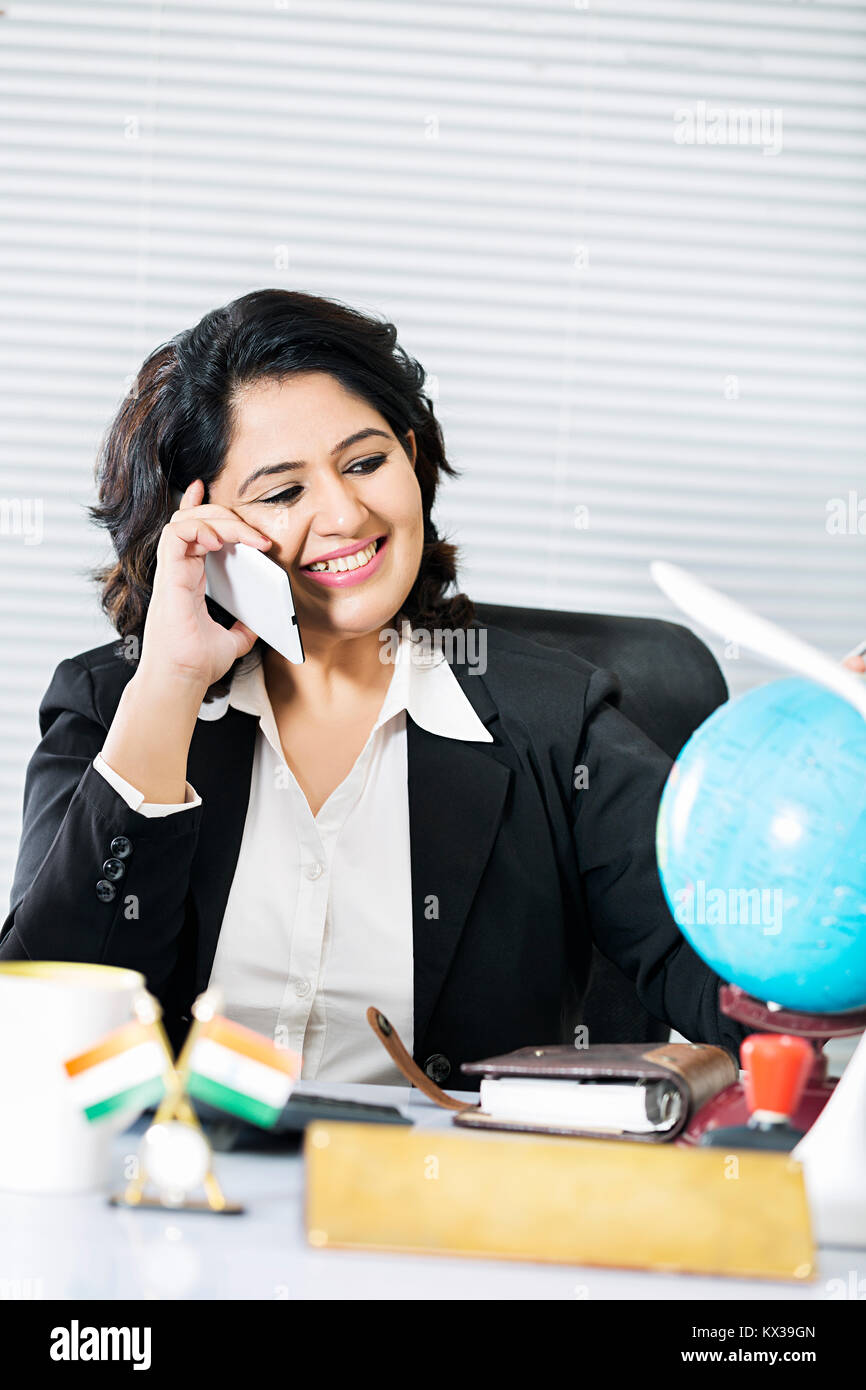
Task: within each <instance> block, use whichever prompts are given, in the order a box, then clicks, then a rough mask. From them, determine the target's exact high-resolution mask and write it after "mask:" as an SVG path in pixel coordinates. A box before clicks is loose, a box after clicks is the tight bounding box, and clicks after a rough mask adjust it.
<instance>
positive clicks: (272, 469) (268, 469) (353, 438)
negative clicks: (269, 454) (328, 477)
mask: <svg viewBox="0 0 866 1390" xmlns="http://www.w3.org/2000/svg"><path fill="white" fill-rule="evenodd" d="M373 435H378V436H379V437H381V438H382V439H390V438H391V435H390V434H386V432H385V431H384V430H377V429H375V428H374V427H373V426H372V425H371V426H370V427H369V428H368V429H365V430H358V431H357V432H356V433H355V434H350V435H349V436H348V437H347V438H346V439H341V440H340V442H339V444H335V445H334V447H333V449H332V450H331V458H337V456H338V455H339V454H342V453H343V451H344V450H345V449H348V448H349V445H350V444H357V443H359V442H360V440H362V439H370V438H371V437H372V436H373ZM305 467H306V462H305V460H304V459H291V460H289V461H286V462H284V463H269V464H266V465H265V467H264V468H257V469H256V470H255V471H254V472H253V473H251V474H250V476H249V477H248V478H245V479H244V481H243V482H242V483H241V485H240V487H239V488H238V497H243V495H244V493H245V492H246V490H247V488H248V487H249V486H250V484H251V483H254V482H255V481H256V479H257V478H269V477H270V476H271V475H272V474H273V473H286V472H289V471H290V470H291V469H293V468H305Z"/></svg>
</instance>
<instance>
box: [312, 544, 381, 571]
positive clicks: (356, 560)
mask: <svg viewBox="0 0 866 1390" xmlns="http://www.w3.org/2000/svg"><path fill="white" fill-rule="evenodd" d="M375 554H376V542H375V541H371V542H370V544H369V545H368V546H367V547H366V549H364V550H356V551H355V553H354V555H341V556H340V557H339V558H338V559H336V560H318V561H317V562H316V564H315V565H307V569H309V570H312V571H313V572H316V571H318V570H328V572H329V573H330V574H339V573H340V572H341V571H342V570H357V569H360V568H361V566H362V565H366V564H369V562H370V561H371V560H372V558H373V556H374V555H375Z"/></svg>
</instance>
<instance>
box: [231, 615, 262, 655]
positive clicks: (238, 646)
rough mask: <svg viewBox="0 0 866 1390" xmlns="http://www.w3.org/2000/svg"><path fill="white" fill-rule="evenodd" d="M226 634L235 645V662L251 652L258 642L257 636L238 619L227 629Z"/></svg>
mask: <svg viewBox="0 0 866 1390" xmlns="http://www.w3.org/2000/svg"><path fill="white" fill-rule="evenodd" d="M228 634H229V637H231V638H232V639H233V641H234V644H235V660H237V659H238V657H241V656H246V654H247V652H250V651H252V649H253V644H254V643H255V642H256V641H258V634H257V633H255V632H253V631H252V629H251V628H248V627H247V625H246V623H242V622H241V621H240V619H238V621H237V622H236V623H233V624H232V626H231V627H230V628H229V629H228Z"/></svg>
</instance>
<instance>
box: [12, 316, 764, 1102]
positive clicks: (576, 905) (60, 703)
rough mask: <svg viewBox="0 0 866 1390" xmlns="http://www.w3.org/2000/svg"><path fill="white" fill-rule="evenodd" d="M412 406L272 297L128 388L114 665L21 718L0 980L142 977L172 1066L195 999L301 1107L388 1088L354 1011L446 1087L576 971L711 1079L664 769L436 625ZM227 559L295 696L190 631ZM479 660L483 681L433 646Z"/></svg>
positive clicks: (345, 321) (589, 688)
mask: <svg viewBox="0 0 866 1390" xmlns="http://www.w3.org/2000/svg"><path fill="white" fill-rule="evenodd" d="M422 383H423V371H422V369H421V368H420V367H419V365H418V364H417V363H416V362H414V361H413V360H412V359H411V358H409V357H407V356H406V354H405V353H403V351H402V350H401V349H400V348H399V347H398V346H397V344H396V333H395V330H394V328H393V326H392V325H390V324H388V323H380V322H376V321H374V320H372V319H370V318H367V317H365V316H364V315H362V314H360V313H357V312H355V311H353V310H351V309H349V308H346V307H343V306H341V305H339V304H336V303H333V302H331V301H328V300H323V299H318V298H315V297H312V296H308V295H303V294H294V293H288V292H284V291H278V290H263V291H260V292H256V293H253V294H249V295H245V296H244V297H243V298H241V299H239V300H237V301H235V302H234V303H232V304H230V305H228V306H227V307H225V308H222V309H218V310H216V311H215V312H213V313H210V314H208V315H206V316H205V318H204V319H202V321H201V322H200V323H199V324H198V325H197V326H196V327H195V328H193V329H192V330H190V331H189V332H186V333H183V334H181V335H179V337H178V338H176V339H175V340H173V341H172V342H170V343H168V344H167V345H165V346H163V347H161V348H159V349H158V350H157V351H156V352H154V353H153V354H152V355H151V356H150V357H149V358H148V359H147V361H146V362H145V364H144V366H143V368H142V370H141V372H140V373H139V376H138V380H137V383H136V388H135V390H134V391H133V392H132V393H131V394H130V396H129V397H128V398H127V399H126V400H125V401H124V402H123V404H122V406H121V408H120V410H119V412H118V414H117V417H116V419H115V421H114V423H113V425H112V426H111V429H110V431H109V433H108V435H107V438H106V441H105V444H104V446H103V451H102V457H101V460H100V468H99V506H98V507H97V508H96V509H95V513H96V516H97V519H98V520H99V521H100V522H101V523H103V524H104V525H105V526H107V528H108V530H109V532H110V534H111V538H112V541H113V543H114V547H115V549H116V552H117V563H116V564H115V565H113V566H111V567H110V568H109V569H108V570H107V571H106V572H104V573H103V576H102V578H103V584H104V589H103V600H104V605H105V608H106V611H107V613H108V614H109V616H110V617H111V619H112V621H113V622H114V624H115V626H116V627H117V630H118V631H119V632H120V634H121V636H122V637H123V639H124V640H123V642H122V643H120V644H119V646H118V644H108V645H106V646H104V647H99V648H97V649H96V650H94V651H91V652H86V653H84V654H83V655H81V656H78V657H75V658H72V659H70V660H66V661H64V662H62V663H61V665H60V666H59V667H58V670H57V672H56V674H55V676H54V679H53V681H52V683H51V686H50V688H49V690H48V693H47V694H46V696H45V698H44V700H43V703H42V706H41V710H40V719H41V728H42V733H43V738H42V742H41V743H40V745H39V747H38V749H37V751H36V753H35V754H34V756H33V759H32V761H31V763H30V767H29V769H28V775H27V784H26V792H25V810H24V832H23V838H22V843H21V850H20V857H19V862H18V867H17V872H16V877H15V883H14V888H13V894H12V911H11V913H10V916H9V918H8V919H7V922H6V924H5V926H4V929H3V935H2V940H0V957H3V958H6V959H10V958H16V957H27V956H29V957H39V958H45V959H55V960H56V959H73V960H81V961H98V962H102V963H106V964H115V965H125V966H130V967H133V968H135V969H138V970H141V971H143V972H144V974H145V975H146V977H147V980H148V984H149V986H150V988H151V989H152V990H153V991H154V993H155V994H157V995H158V996H159V998H160V999H161V1000H162V1002H163V1006H164V1008H165V1012H166V1023H167V1027H168V1029H169V1033H170V1036H171V1037H172V1040H173V1042H174V1043H175V1045H177V1043H178V1042H179V1041H180V1039H181V1038H182V1036H183V1033H184V1031H185V1025H186V1021H187V1019H188V1017H189V1008H190V1003H191V1001H192V1000H193V998H194V997H195V995H196V994H197V993H198V992H200V991H201V990H202V989H203V988H204V987H205V986H206V985H207V984H208V982H209V981H218V982H219V983H220V985H221V986H222V988H223V990H224V994H225V999H226V1006H225V1007H226V1012H227V1013H229V1014H230V1015H231V1016H232V1017H234V1018H236V1019H238V1020H239V1021H241V1022H243V1023H246V1024H248V1025H249V1026H252V1027H254V1028H257V1029H258V1030H259V1031H261V1032H262V1033H265V1034H268V1035H272V1036H275V1037H276V1038H277V1040H278V1041H279V1042H280V1043H281V1044H282V1045H285V1046H289V1047H292V1048H295V1049H296V1050H298V1051H300V1052H302V1053H303V1057H304V1071H303V1075H304V1076H305V1077H320V1078H326V1079H334V1080H342V1081H385V1082H397V1081H400V1080H401V1079H402V1078H401V1077H400V1075H399V1073H398V1072H397V1071H396V1069H395V1068H394V1067H393V1065H392V1064H391V1062H390V1061H389V1059H388V1058H387V1056H386V1055H385V1053H384V1052H383V1051H382V1049H381V1047H380V1044H379V1043H378V1041H377V1040H376V1038H375V1036H374V1035H373V1034H372V1032H371V1031H370V1029H369V1027H368V1025H367V1022H366V1019H365V1008H366V1006H367V1005H368V1004H371V1003H374V1004H376V1005H377V1006H379V1007H381V1008H382V1009H383V1010H384V1011H385V1012H386V1013H387V1014H388V1016H389V1017H390V1018H391V1020H392V1022H393V1023H394V1024H395V1026H396V1027H397V1029H398V1031H399V1032H400V1034H401V1035H402V1037H403V1039H404V1041H405V1042H406V1045H407V1047H408V1048H409V1050H410V1051H411V1052H413V1053H414V1056H415V1059H416V1061H418V1062H419V1064H420V1065H421V1066H422V1067H423V1068H424V1069H425V1070H426V1071H427V1074H428V1075H429V1076H431V1077H432V1078H433V1079H434V1080H436V1081H438V1082H444V1081H447V1080H448V1078H449V1076H450V1078H451V1084H452V1086H453V1085H460V1084H464V1085H465V1084H466V1083H465V1082H463V1081H462V1078H461V1075H460V1064H461V1063H462V1062H464V1061H469V1060H473V1059H478V1058H481V1057H485V1056H489V1055H491V1054H494V1053H501V1052H505V1051H508V1050H509V1049H511V1048H515V1047H520V1046H524V1045H526V1044H532V1043H537V1042H553V1041H557V1040H559V1038H560V1028H561V1017H562V1002H563V997H564V994H565V992H566V989H567V987H568V986H569V982H570V981H571V982H573V983H574V984H576V986H577V990H578V992H581V991H582V989H583V987H584V986H585V984H586V979H587V972H588V966H589V961H590V950H591V942H592V939H593V938H595V940H596V941H597V942H598V945H599V947H600V949H601V950H602V951H603V952H604V953H605V954H606V955H607V956H609V957H610V958H611V959H613V960H614V961H615V962H616V963H617V964H618V965H619V966H620V967H621V968H622V969H623V970H624V971H625V972H626V973H627V974H628V975H629V976H630V977H631V978H632V979H633V980H634V982H635V984H636V987H637V992H638V995H639V996H640V999H641V1000H642V1002H643V1004H644V1006H645V1007H646V1008H647V1009H648V1010H649V1011H650V1012H651V1013H652V1014H653V1015H654V1016H655V1017H657V1018H659V1019H662V1020H666V1021H668V1022H670V1023H671V1024H672V1025H673V1026H674V1027H675V1028H677V1029H679V1030H680V1031H681V1032H683V1033H684V1034H685V1035H686V1036H687V1037H689V1038H692V1039H694V1040H701V1041H707V1042H714V1043H721V1044H723V1045H726V1046H728V1047H730V1048H731V1049H732V1050H734V1051H735V1052H736V1050H737V1049H738V1046H739V1043H740V1041H741V1039H742V1037H743V1036H744V1031H745V1030H744V1029H742V1028H740V1026H739V1025H737V1024H735V1023H734V1022H732V1021H731V1020H729V1019H727V1018H725V1017H724V1016H723V1015H721V1014H720V1012H719V1004H718V988H719V979H718V977H717V976H716V975H715V974H714V973H713V972H712V971H711V970H709V969H708V968H707V967H706V966H705V965H704V964H703V963H702V961H701V960H700V959H699V958H698V957H697V956H696V955H695V953H694V952H693V951H692V950H691V948H690V946H689V945H688V944H687V943H686V941H685V940H684V938H683V937H682V936H681V935H680V933H679V931H678V929H677V927H676V925H675V923H674V921H673V919H672V917H671V915H670V913H669V911H668V909H667V907H666V904H665V901H664V897H663V894H662V890H661V887H660V885H659V879H658V874H657V871H656V864H655V851H654V824H655V815H656V809H657V805H658V800H659V795H660V792H661V788H662V785H663V783H664V781H665V778H666V776H667V773H668V769H669V759H668V758H667V756H666V755H665V754H663V753H662V752H661V751H660V750H659V749H658V748H657V747H656V746H655V744H653V743H652V742H651V741H650V740H649V739H648V738H646V737H645V736H644V735H643V734H642V733H641V732H640V731H639V730H638V729H637V728H636V727H635V726H634V725H632V724H631V723H630V722H629V721H628V720H627V719H626V718H625V717H624V716H623V715H621V714H620V713H619V712H618V710H617V709H616V708H615V707H614V705H613V704H611V703H609V702H608V700H607V698H606V697H608V696H610V695H611V694H612V693H613V692H614V691H615V689H616V682H615V679H614V678H613V677H611V675H610V673H609V672H606V671H604V670H600V669H598V668H596V667H593V666H592V665H590V664H589V663H588V662H585V661H583V660H581V659H579V658H577V657H575V656H573V655H570V654H568V653H565V652H559V651H556V650H553V649H550V648H548V647H541V646H538V645H536V644H535V643H532V642H529V641H526V640H523V639H520V638H517V637H515V636H512V635H510V634H508V633H506V632H505V631H503V630H500V629H497V628H492V627H491V628H486V629H484V630H483V632H481V633H480V634H479V629H478V628H477V627H475V626H473V609H472V605H471V603H470V602H469V600H468V599H467V598H466V597H465V595H462V594H457V595H456V597H454V596H452V597H450V598H449V597H446V590H447V589H448V588H449V586H450V585H451V583H452V581H453V579H454V577H455V564H454V561H455V551H454V548H453V547H452V546H450V545H448V544H446V543H445V542H443V541H442V540H440V539H439V537H438V535H437V532H436V529H435V527H434V525H433V522H432V521H431V510H432V507H433V503H434V500H435V496H436V489H437V485H438V482H439V479H440V477H441V475H442V474H443V473H452V472H453V469H452V468H451V467H450V466H449V464H448V462H447V460H446V458H445V453H444V446H443V441H442V436H441V433H440V429H439V426H438V423H437V421H436V419H435V417H434V414H433V411H432V409H431V407H430V404H429V401H428V400H427V398H426V397H425V396H424V395H423V394H422ZM174 489H176V490H178V491H179V492H180V493H181V494H182V498H181V502H180V506H179V507H175V505H174V503H173V501H172V495H173V490H174ZM225 544H241V545H249V546H254V547H257V548H259V549H260V550H262V551H263V552H265V553H266V554H268V555H270V556H271V558H272V559H273V560H274V561H276V563H277V564H279V565H281V566H282V567H283V568H284V569H285V570H286V571H287V572H288V574H289V575H290V577H291V582H292V587H293V590H294V595H295V604H296V610H297V615H298V622H299V626H300V631H301V633H302V636H303V642H304V647H305V650H306V662H305V663H304V664H302V665H291V664H290V663H288V662H287V661H286V660H285V659H284V658H283V657H281V656H280V655H279V654H278V653H277V652H275V651H274V650H273V649H270V648H263V646H262V644H261V643H260V642H257V641H256V638H255V636H254V634H253V633H252V632H251V631H250V630H249V629H248V628H246V627H244V626H243V624H241V623H238V622H235V623H233V624H231V625H228V624H226V623H225V622H220V621H216V620H215V619H214V617H213V616H212V615H211V612H212V611H213V610H211V611H209V607H208V603H209V602H210V601H209V600H208V602H206V600H205V557H206V555H207V554H208V553H209V552H211V551H215V550H218V549H220V548H221V547H222V546H223V545H225ZM349 557H351V558H349ZM217 616H218V617H222V618H223V619H225V615H224V614H221V613H219V612H218V613H217ZM229 621H230V620H229ZM479 635H481V636H483V637H484V639H485V641H484V644H483V648H484V652H483V655H484V659H483V661H478V660H477V659H476V658H477V654H478V647H479V644H478V643H477V642H466V641H464V642H463V645H462V646H461V642H460V641H458V640H455V639H466V638H473V637H474V638H478V636H479ZM419 638H421V639H424V640H423V641H422V642H419V641H418V639H419ZM448 641H450V646H451V653H450V657H448V659H446V653H445V644H446V642H448ZM416 648H417V651H416ZM455 649H456V654H455ZM473 653H474V655H473ZM418 654H420V656H421V657H422V659H421V660H416V659H414V657H415V656H416V655H418ZM244 658H248V659H246V660H244ZM576 770H578V775H575V773H576ZM590 1041H592V1039H590Z"/></svg>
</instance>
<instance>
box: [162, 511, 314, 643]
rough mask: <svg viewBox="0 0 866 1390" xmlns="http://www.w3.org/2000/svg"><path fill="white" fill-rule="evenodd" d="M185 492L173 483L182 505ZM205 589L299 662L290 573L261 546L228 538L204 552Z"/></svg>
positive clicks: (228, 609)
mask: <svg viewBox="0 0 866 1390" xmlns="http://www.w3.org/2000/svg"><path fill="white" fill-rule="evenodd" d="M181 495H182V494H181V493H180V492H179V491H178V490H177V488H172V499H173V501H174V504H175V506H176V507H179V506H180V500H181ZM204 572H205V592H206V593H207V594H209V596H210V597H211V598H212V599H213V600H214V602H215V603H218V604H219V606H220V608H224V609H225V611H226V612H227V613H229V614H231V616H232V617H233V618H237V619H239V620H240V622H242V623H245V624H246V626H247V627H248V628H249V629H250V630H251V631H252V632H254V633H255V634H256V636H257V637H261V639H262V641H263V642H267V644H268V646H269V647H273V649H274V651H277V652H279V653H280V655H281V656H284V657H286V659H287V660H288V661H292V662H294V663H295V665H298V666H299V665H301V664H302V663H303V661H304V660H305V657H304V644H303V642H302V640H301V630H300V628H299V627H298V619H297V615H296V613H295V599H294V594H293V593H292V584H291V580H290V579H289V576H288V574H287V573H286V571H285V570H284V569H283V568H282V566H281V565H278V564H277V562H276V560H272V559H271V558H270V557H269V556H268V555H265V554H263V553H262V551H261V550H255V549H254V548H253V546H251V545H243V544H242V543H238V544H235V543H233V542H229V541H226V542H224V543H223V547H222V549H221V550H211V551H210V552H209V553H208V554H207V555H206V556H205V562H204Z"/></svg>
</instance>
